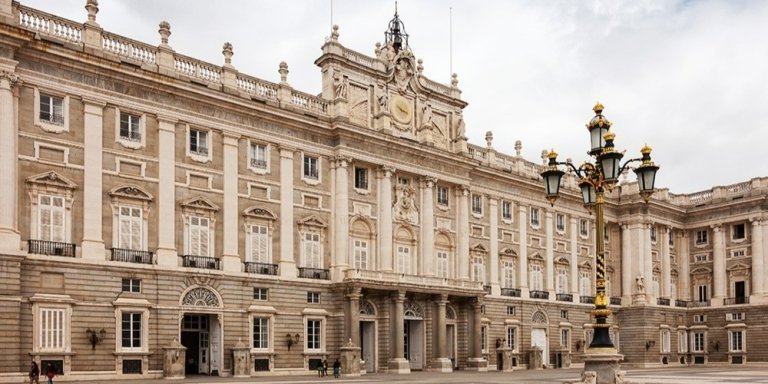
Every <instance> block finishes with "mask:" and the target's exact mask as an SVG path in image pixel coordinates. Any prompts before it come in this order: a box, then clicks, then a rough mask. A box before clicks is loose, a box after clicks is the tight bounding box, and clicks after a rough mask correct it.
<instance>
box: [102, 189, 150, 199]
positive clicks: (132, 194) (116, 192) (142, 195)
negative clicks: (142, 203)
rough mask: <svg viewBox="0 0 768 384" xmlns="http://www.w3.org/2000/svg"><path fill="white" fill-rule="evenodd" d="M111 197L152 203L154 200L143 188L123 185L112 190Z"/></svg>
mask: <svg viewBox="0 0 768 384" xmlns="http://www.w3.org/2000/svg"><path fill="white" fill-rule="evenodd" d="M109 195H110V196H112V197H125V198H128V199H137V200H146V201H152V199H154V197H153V196H152V194H151V193H149V192H147V191H145V190H144V189H142V188H141V187H137V186H134V185H121V186H119V187H115V188H112V190H110V191H109Z"/></svg>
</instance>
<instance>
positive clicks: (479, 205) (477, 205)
mask: <svg viewBox="0 0 768 384" xmlns="http://www.w3.org/2000/svg"><path fill="white" fill-rule="evenodd" d="M472 213H476V214H478V215H481V214H482V213H483V197H482V196H480V195H474V194H473V195H472Z"/></svg>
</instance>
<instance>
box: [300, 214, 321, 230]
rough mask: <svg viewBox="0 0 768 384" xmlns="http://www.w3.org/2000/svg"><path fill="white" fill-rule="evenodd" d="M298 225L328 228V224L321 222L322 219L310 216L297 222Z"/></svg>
mask: <svg viewBox="0 0 768 384" xmlns="http://www.w3.org/2000/svg"><path fill="white" fill-rule="evenodd" d="M298 224H299V225H305V226H309V227H322V228H325V227H327V226H328V223H326V222H325V220H323V219H321V218H319V217H317V216H315V215H310V216H307V217H305V218H303V219H301V220H299V221H298Z"/></svg>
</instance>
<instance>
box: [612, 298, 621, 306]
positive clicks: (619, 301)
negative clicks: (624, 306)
mask: <svg viewBox="0 0 768 384" xmlns="http://www.w3.org/2000/svg"><path fill="white" fill-rule="evenodd" d="M611 305H621V297H611Z"/></svg>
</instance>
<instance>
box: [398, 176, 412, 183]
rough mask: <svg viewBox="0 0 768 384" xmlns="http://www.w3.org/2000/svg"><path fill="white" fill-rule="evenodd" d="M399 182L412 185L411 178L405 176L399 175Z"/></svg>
mask: <svg viewBox="0 0 768 384" xmlns="http://www.w3.org/2000/svg"><path fill="white" fill-rule="evenodd" d="M397 184H398V185H411V179H410V178H409V177H405V176H398V177H397Z"/></svg>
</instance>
